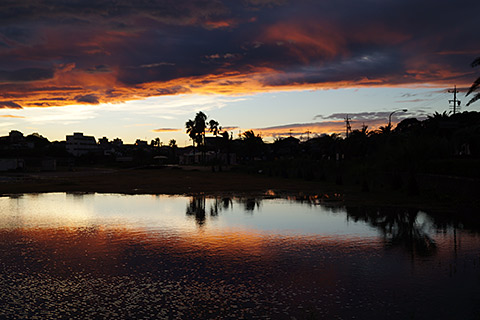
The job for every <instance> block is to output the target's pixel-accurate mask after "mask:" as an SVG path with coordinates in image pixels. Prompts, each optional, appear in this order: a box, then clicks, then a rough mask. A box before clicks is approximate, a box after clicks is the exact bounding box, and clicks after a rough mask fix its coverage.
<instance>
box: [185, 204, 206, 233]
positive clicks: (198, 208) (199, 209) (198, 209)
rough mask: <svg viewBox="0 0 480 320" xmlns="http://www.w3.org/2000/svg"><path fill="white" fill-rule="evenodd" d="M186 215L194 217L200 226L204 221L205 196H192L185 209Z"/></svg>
mask: <svg viewBox="0 0 480 320" xmlns="http://www.w3.org/2000/svg"><path fill="white" fill-rule="evenodd" d="M186 214H187V216H190V217H194V218H195V222H196V223H197V225H198V226H199V227H202V226H203V225H204V224H205V221H206V213H205V197H192V198H191V199H190V204H189V205H188V206H187V210H186Z"/></svg>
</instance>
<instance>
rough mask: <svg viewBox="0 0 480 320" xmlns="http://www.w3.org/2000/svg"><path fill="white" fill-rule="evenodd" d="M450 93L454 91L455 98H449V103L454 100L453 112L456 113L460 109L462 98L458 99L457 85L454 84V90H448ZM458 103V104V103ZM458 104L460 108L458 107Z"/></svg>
mask: <svg viewBox="0 0 480 320" xmlns="http://www.w3.org/2000/svg"><path fill="white" fill-rule="evenodd" d="M448 92H449V93H453V100H448V103H452V102H453V114H455V113H456V112H457V110H458V111H460V100H457V93H458V90H457V86H453V90H448ZM457 103H458V104H457ZM457 105H458V108H457Z"/></svg>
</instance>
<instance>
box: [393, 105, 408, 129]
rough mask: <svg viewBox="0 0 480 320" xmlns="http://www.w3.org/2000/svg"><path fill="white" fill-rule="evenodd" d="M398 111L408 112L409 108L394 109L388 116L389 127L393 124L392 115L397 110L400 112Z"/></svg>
mask: <svg viewBox="0 0 480 320" xmlns="http://www.w3.org/2000/svg"><path fill="white" fill-rule="evenodd" d="M398 111H402V112H407V111H408V110H407V109H398V110H395V111H392V112H391V113H390V115H389V116H388V127H389V128H390V127H391V126H392V115H393V114H394V113H395V112H398Z"/></svg>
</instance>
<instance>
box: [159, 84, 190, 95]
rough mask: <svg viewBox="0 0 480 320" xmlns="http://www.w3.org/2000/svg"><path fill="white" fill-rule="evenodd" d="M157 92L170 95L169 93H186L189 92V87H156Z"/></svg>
mask: <svg viewBox="0 0 480 320" xmlns="http://www.w3.org/2000/svg"><path fill="white" fill-rule="evenodd" d="M157 92H158V94H160V95H171V94H179V93H188V92H190V89H188V88H184V87H182V86H174V87H168V88H161V89H157Z"/></svg>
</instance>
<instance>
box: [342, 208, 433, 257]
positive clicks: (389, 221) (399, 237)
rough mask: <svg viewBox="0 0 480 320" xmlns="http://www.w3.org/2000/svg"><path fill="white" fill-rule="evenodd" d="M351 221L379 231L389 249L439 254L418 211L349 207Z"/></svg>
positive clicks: (419, 254)
mask: <svg viewBox="0 0 480 320" xmlns="http://www.w3.org/2000/svg"><path fill="white" fill-rule="evenodd" d="M346 209H347V215H348V217H349V219H353V220H354V221H355V222H358V221H364V222H367V223H368V224H370V225H371V226H373V227H375V228H376V229H378V230H379V231H380V232H381V233H382V236H383V238H384V240H385V245H386V247H387V248H397V247H401V248H403V249H405V250H407V251H408V252H410V253H411V254H412V255H418V256H429V255H433V254H435V253H436V252H437V244H436V243H435V241H434V240H433V239H432V238H431V237H430V236H429V235H428V233H427V232H426V231H425V229H426V223H425V222H420V221H419V212H418V210H417V209H398V208H365V207H363V208H360V207H347V208H346Z"/></svg>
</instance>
